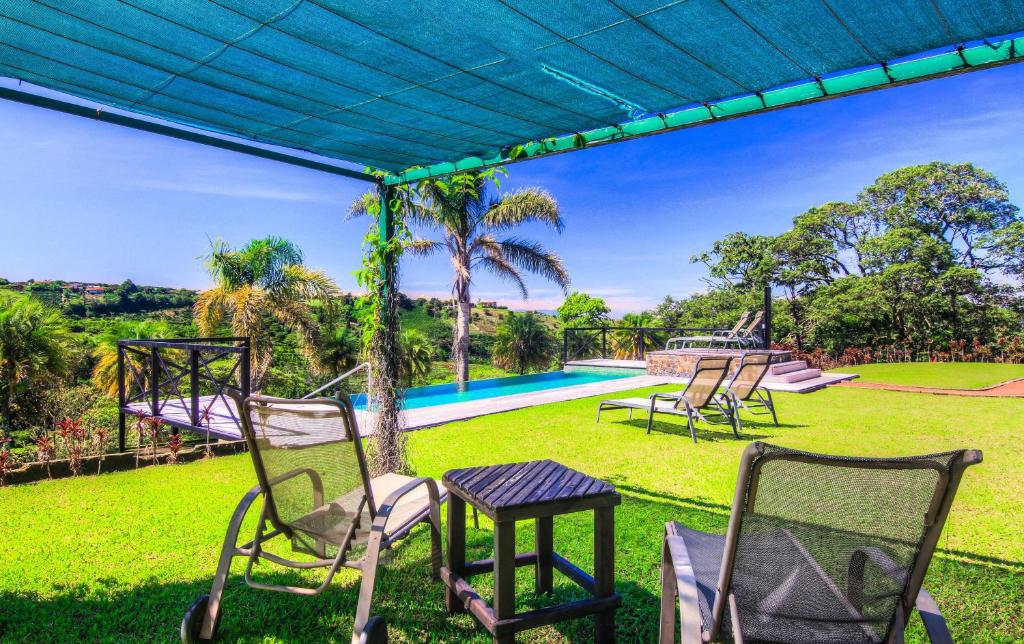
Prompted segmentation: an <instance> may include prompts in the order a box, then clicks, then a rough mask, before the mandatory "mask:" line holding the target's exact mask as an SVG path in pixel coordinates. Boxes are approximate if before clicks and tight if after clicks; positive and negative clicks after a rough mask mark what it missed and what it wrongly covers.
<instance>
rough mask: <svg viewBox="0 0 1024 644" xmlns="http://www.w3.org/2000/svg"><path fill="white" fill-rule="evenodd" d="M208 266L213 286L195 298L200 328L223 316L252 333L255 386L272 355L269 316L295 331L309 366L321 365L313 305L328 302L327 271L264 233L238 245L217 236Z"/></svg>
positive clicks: (213, 326) (237, 329)
mask: <svg viewBox="0 0 1024 644" xmlns="http://www.w3.org/2000/svg"><path fill="white" fill-rule="evenodd" d="M206 268H207V271H208V272H209V273H210V277H212V278H213V282H214V286H213V287H212V288H210V289H207V290H205V291H203V292H202V293H200V294H199V297H198V298H197V299H196V303H195V310H194V312H195V317H196V322H197V323H198V325H199V330H200V333H202V334H204V335H213V334H215V333H217V331H218V330H219V328H220V327H221V325H222V324H223V323H224V322H225V321H227V322H229V323H230V325H231V332H232V333H233V334H234V335H236V336H242V337H247V338H249V339H250V341H251V343H252V353H251V356H252V369H251V372H250V377H251V382H252V389H253V391H261V390H262V388H263V384H264V380H265V378H266V375H267V370H268V369H269V368H270V364H271V361H272V359H273V350H274V343H273V337H272V335H271V333H270V326H271V321H272V320H277V321H278V322H280V323H281V324H282V325H283V326H285V327H286V328H288V329H290V330H291V331H292V332H293V333H295V334H297V336H298V338H299V341H300V345H301V347H302V350H303V353H304V355H305V356H306V358H307V360H308V361H309V363H310V366H311V367H312V368H314V369H318V368H319V366H320V363H319V359H318V358H319V356H318V353H317V348H318V346H319V343H320V328H319V323H318V321H317V316H316V315H315V313H314V308H313V306H314V303H319V304H320V306H323V307H327V308H330V307H332V306H333V304H332V302H333V301H334V298H335V297H336V296H337V292H338V289H337V286H336V285H335V283H334V281H333V280H332V279H331V278H330V277H328V276H327V275H326V274H325V273H323V272H322V271H318V270H313V269H311V268H308V267H307V266H305V265H304V264H303V262H302V252H301V251H300V250H299V248H298V247H297V246H296V245H295V244H293V243H292V242H290V241H288V240H286V239H282V238H280V237H266V238H264V239H257V240H253V241H251V242H249V243H248V244H247V245H245V246H244V247H242V248H240V249H237V250H236V249H234V248H231V247H230V246H228V245H227V244H225V243H224V242H222V241H217V242H214V243H213V248H212V250H211V252H210V254H209V255H208V256H207V258H206Z"/></svg>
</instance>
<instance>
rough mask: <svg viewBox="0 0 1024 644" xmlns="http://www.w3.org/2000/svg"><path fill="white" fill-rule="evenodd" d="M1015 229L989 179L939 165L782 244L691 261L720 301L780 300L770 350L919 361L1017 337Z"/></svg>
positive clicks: (721, 249)
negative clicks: (772, 296)
mask: <svg viewBox="0 0 1024 644" xmlns="http://www.w3.org/2000/svg"><path fill="white" fill-rule="evenodd" d="M1022 230H1024V222H1022V220H1021V217H1020V213H1019V211H1018V208H1017V207H1016V206H1015V205H1013V204H1012V203H1011V202H1010V198H1009V194H1008V191H1007V189H1006V186H1005V184H1003V183H1002V182H1000V181H999V180H998V179H997V178H996V177H995V176H994V175H992V174H991V173H989V172H986V171H984V170H982V169H980V168H977V167H975V166H973V165H971V164H969V163H961V164H948V163H939V162H934V163H929V164H926V165H920V166H911V167H907V168H902V169H899V170H896V171H893V172H890V173H887V174H884V175H882V176H881V177H879V178H878V179H876V180H875V182H874V183H873V184H872V185H870V186H868V187H867V188H865V189H864V190H863V191H861V193H860V194H859V195H858V196H857V199H856V200H854V201H852V202H830V203H826V204H824V205H821V206H817V207H814V208H811V209H809V210H808V211H807V212H804V213H802V214H800V215H798V216H797V217H796V218H794V220H793V227H792V228H791V229H790V230H788V231H786V232H785V233H783V234H781V235H778V236H774V237H773V236H767V235H750V234H746V233H742V232H737V233H733V234H731V235H728V236H726V237H725V238H723V239H721V240H719V241H717V242H715V243H714V244H713V245H712V247H711V249H710V250H709V251H707V252H705V253H702V254H699V255H697V256H696V257H694V258H693V259H694V261H696V262H701V263H704V264H706V265H707V267H708V269H709V273H710V280H709V282H710V284H711V285H712V287H713V288H714V290H715V291H717V292H719V293H722V292H728V291H740V292H745V293H757V292H758V291H759V290H760V289H762V288H763V287H764V286H765V285H770V286H772V287H774V289H775V290H776V292H780V293H781V294H782V296H783V297H784V298H785V302H784V304H785V306H784V311H782V316H781V317H780V318H778V319H777V322H778V323H779V324H777V325H776V327H777V331H781V332H782V334H780V333H776V339H779V338H781V337H789V338H790V339H791V340H792V341H793V343H794V344H796V345H797V346H805V345H813V346H821V347H823V348H824V349H825V350H826V351H829V352H842V351H843V350H844V349H845V348H847V347H868V346H874V347H881V346H904V347H907V348H908V350H914V351H920V350H927V349H928V348H930V347H932V346H947V347H948V346H950V343H951V342H958V341H962V340H965V341H968V342H970V341H973V340H974V339H977V340H978V341H979V342H981V343H986V344H988V343H994V342H996V341H997V340H998V339H999V338H1001V337H1004V336H1005V335H1007V334H1013V333H1017V332H1018V331H1019V328H1020V313H1019V311H1020V306H1021V302H1020V299H1019V297H1018V294H1017V292H1016V289H1015V288H1014V287H1013V286H1012V285H1011V284H1012V282H1013V281H1019V280H1020V279H1021V278H1022V277H1024V271H1022V268H1024V264H1022V262H1021V261H1020V257H1021V256H1022V250H1024V244H1022V241H1024V235H1022ZM716 297H718V296H716ZM730 297H731V299H733V300H740V299H744V298H742V297H737V296H726V299H729V298H730ZM747 299H748V300H749V298H747ZM671 304H672V303H671V302H667V303H666V308H672V307H671ZM675 308H676V310H677V312H679V311H680V309H681V307H680V306H677V307H675ZM733 314H734V313H733Z"/></svg>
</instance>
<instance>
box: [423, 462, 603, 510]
mask: <svg viewBox="0 0 1024 644" xmlns="http://www.w3.org/2000/svg"><path fill="white" fill-rule="evenodd" d="M442 482H443V483H444V485H445V487H447V488H448V489H449V490H450V491H451V492H452V493H453V494H457V495H458V496H460V497H461V498H463V499H465V500H466V502H467V503H469V504H471V505H473V506H475V507H477V508H479V509H480V510H481V511H483V512H484V514H486V515H487V516H489V517H491V518H492V519H497V520H501V519H523V518H529V517H531V516H548V515H551V514H559V513H561V512H559V511H558V510H559V509H562V510H564V512H576V511H580V510H584V509H590V508H597V507H604V506H609V505H617V504H618V503H619V501H620V498H619V494H618V492H616V491H615V488H614V487H613V486H612V485H611V484H610V483H606V482H604V481H602V480H600V479H596V478H594V477H592V476H587V475H586V474H584V473H582V472H577V471H576V470H574V469H571V468H569V467H566V466H564V465H562V464H561V463H557V462H555V461H552V460H543V461H528V462H525V463H508V464H503V465H489V466H483V467H466V468H462V469H456V470H449V471H447V472H445V474H444V477H443V479H442ZM532 509H535V510H536V511H535V512H534V511H532Z"/></svg>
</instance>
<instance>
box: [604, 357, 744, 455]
mask: <svg viewBox="0 0 1024 644" xmlns="http://www.w3.org/2000/svg"><path fill="white" fill-rule="evenodd" d="M731 363H732V358H731V357H729V356H724V357H704V358H701V359H700V360H698V361H697V364H696V366H695V367H694V369H693V376H692V377H691V378H690V382H689V383H687V385H686V388H685V389H683V391H681V392H680V393H678V394H671V393H656V394H651V395H650V396H648V397H647V398H619V399H617V400H602V401H601V402H600V403H598V405H597V422H601V411H602V410H604V409H628V410H629V417H630V418H631V419H632V418H633V410H634V409H642V410H644V411H646V412H647V413H648V416H647V433H648V434H650V433H651V425H652V424H653V423H654V414H671V415H673V416H685V417H686V422H687V425H688V426H689V428H690V437H691V438H693V442H694V443H696V442H697V431H696V429H695V428H694V422H695V421H698V420H702V421H704V422H706V423H713V424H720V425H721V424H728V425H731V426H732V431H733V434H735V435H736V437H737V438H739V434H737V433H736V422H735V415H734V414H733V412H732V408H731V407H730V406H729V405H728V404H727V403H726V402H725V399H724V398H723V397H722V396H721V395H720V394H719V393H718V388H719V387H721V386H722V381H723V380H725V377H726V375H728V373H729V365H730V364H731Z"/></svg>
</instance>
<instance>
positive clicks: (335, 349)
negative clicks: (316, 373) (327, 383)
mask: <svg viewBox="0 0 1024 644" xmlns="http://www.w3.org/2000/svg"><path fill="white" fill-rule="evenodd" d="M360 353H361V349H360V340H359V333H358V331H356V330H355V329H353V328H352V326H351V325H350V324H349V323H348V321H347V320H343V321H341V322H340V323H338V324H336V325H334V327H333V328H331V329H329V330H328V332H327V333H326V334H324V335H323V337H322V338H321V349H320V365H321V366H322V368H323V370H324V372H325V373H327V374H329V375H331V376H340V375H341V374H343V373H345V372H346V371H348V370H350V369H352V368H353V367H355V366H356V363H357V362H359V356H360Z"/></svg>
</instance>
